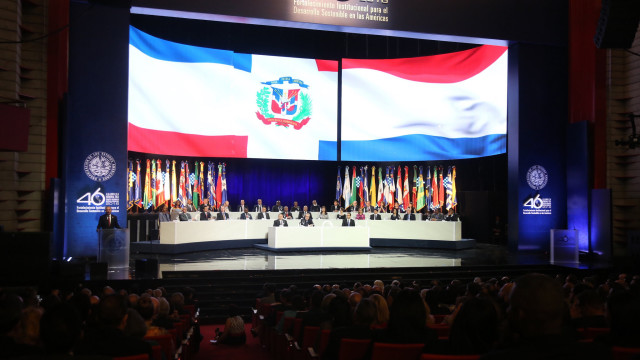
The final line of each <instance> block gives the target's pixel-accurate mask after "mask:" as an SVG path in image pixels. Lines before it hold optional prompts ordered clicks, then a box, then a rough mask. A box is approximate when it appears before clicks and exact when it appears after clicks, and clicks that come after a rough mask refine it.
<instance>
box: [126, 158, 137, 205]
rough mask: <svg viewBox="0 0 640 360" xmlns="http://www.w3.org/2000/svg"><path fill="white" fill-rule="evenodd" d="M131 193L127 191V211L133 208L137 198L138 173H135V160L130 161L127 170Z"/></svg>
mask: <svg viewBox="0 0 640 360" xmlns="http://www.w3.org/2000/svg"><path fill="white" fill-rule="evenodd" d="M127 175H129V176H128V179H129V181H128V183H129V184H128V185H129V189H128V190H129V191H127V210H129V209H131V208H132V207H133V201H134V200H135V196H136V185H135V184H136V173H135V172H133V160H129V168H128V169H127Z"/></svg>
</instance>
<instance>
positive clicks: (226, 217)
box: [216, 205, 229, 220]
mask: <svg viewBox="0 0 640 360" xmlns="http://www.w3.org/2000/svg"><path fill="white" fill-rule="evenodd" d="M216 220H229V213H228V212H227V211H226V208H225V207H224V205H220V212H219V213H218V214H216Z"/></svg>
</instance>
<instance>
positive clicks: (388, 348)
mask: <svg viewBox="0 0 640 360" xmlns="http://www.w3.org/2000/svg"><path fill="white" fill-rule="evenodd" d="M422 349H424V344H389V343H374V344H373V352H372V354H371V360H388V359H393V360H418V359H420V354H422Z"/></svg>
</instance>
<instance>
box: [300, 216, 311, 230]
mask: <svg viewBox="0 0 640 360" xmlns="http://www.w3.org/2000/svg"><path fill="white" fill-rule="evenodd" d="M300 226H311V227H313V219H311V213H307V214H306V215H305V216H304V219H301V220H300Z"/></svg>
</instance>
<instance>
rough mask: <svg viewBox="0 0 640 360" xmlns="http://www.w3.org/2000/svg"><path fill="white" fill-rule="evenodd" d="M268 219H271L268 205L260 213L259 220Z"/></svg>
mask: <svg viewBox="0 0 640 360" xmlns="http://www.w3.org/2000/svg"><path fill="white" fill-rule="evenodd" d="M262 219H267V220H269V219H270V218H269V213H268V212H267V207H266V206H263V207H262V211H261V212H259V213H258V220H262Z"/></svg>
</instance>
